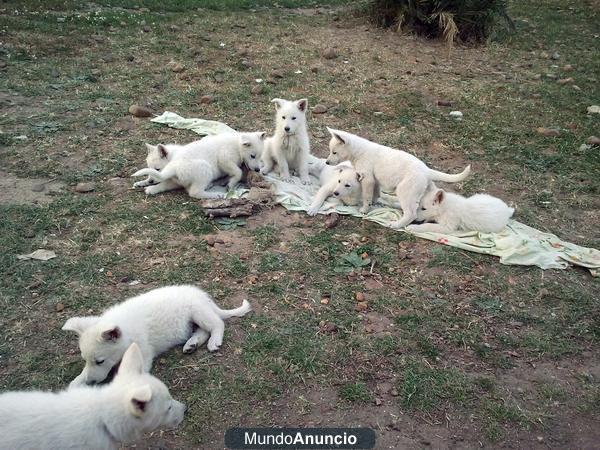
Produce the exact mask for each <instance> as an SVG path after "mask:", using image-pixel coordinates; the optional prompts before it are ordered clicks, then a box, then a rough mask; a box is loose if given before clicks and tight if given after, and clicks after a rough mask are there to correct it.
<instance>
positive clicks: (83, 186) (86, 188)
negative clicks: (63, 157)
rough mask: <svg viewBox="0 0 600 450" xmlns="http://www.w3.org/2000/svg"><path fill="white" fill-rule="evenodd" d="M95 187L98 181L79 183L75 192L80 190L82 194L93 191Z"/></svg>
mask: <svg viewBox="0 0 600 450" xmlns="http://www.w3.org/2000/svg"><path fill="white" fill-rule="evenodd" d="M94 189H96V183H94V182H93V181H90V182H87V183H77V186H75V192H79V193H80V194H83V193H86V192H92V191H93V190H94Z"/></svg>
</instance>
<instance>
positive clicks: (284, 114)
mask: <svg viewBox="0 0 600 450" xmlns="http://www.w3.org/2000/svg"><path fill="white" fill-rule="evenodd" d="M272 101H273V103H274V104H275V106H276V114H277V115H276V127H275V133H274V134H273V136H271V137H267V135H266V133H264V132H251V133H230V134H220V135H217V136H208V137H205V138H204V139H201V140H199V141H195V142H192V143H190V144H188V145H183V146H181V145H175V144H167V145H163V144H159V145H156V146H152V145H148V144H146V145H147V147H148V157H147V164H148V167H147V168H145V169H142V170H139V171H137V172H136V173H135V174H134V176H146V177H147V178H146V179H145V180H143V181H139V182H137V183H135V185H134V186H136V187H144V188H145V192H146V193H147V194H150V195H153V194H158V193H160V192H165V191H170V190H174V189H178V188H182V187H183V188H185V189H186V190H187V192H188V194H189V195H190V196H191V197H194V198H216V197H220V196H221V194H218V193H216V192H213V191H210V187H211V185H212V184H213V183H214V182H215V181H216V180H218V179H220V178H223V177H229V180H228V184H227V185H228V188H229V189H233V188H235V186H236V185H237V184H238V183H239V182H240V180H241V179H242V174H243V169H244V168H245V169H247V170H251V171H257V172H262V173H263V174H265V175H266V174H268V173H269V172H271V171H273V170H275V169H276V170H277V171H278V172H279V176H280V178H281V179H282V180H284V181H287V182H291V181H292V178H291V173H292V171H293V172H294V173H295V174H297V175H298V176H299V178H300V181H301V182H302V183H303V184H309V183H310V178H309V174H313V175H315V176H317V177H318V178H319V182H320V184H321V187H320V189H319V190H318V192H317V193H316V195H315V197H314V199H313V202H312V204H311V205H310V207H309V209H308V214H310V215H311V216H312V215H315V214H317V213H318V212H319V210H320V209H321V207H322V205H323V203H324V202H325V200H326V199H327V198H328V197H331V196H333V197H335V198H336V199H339V201H341V202H343V203H345V204H348V205H361V207H360V212H361V213H363V214H366V213H368V212H369V210H370V208H371V206H372V205H373V204H374V203H375V202H376V201H377V200H378V198H379V195H380V193H381V192H391V193H394V194H395V196H396V198H397V200H398V207H399V208H401V209H402V213H403V214H402V218H401V219H400V220H398V221H397V222H395V223H394V224H392V226H393V228H398V229H400V228H405V227H406V228H407V229H408V230H411V231H416V232H428V231H429V232H441V233H447V232H452V231H455V230H468V231H482V232H498V231H500V230H502V229H503V228H504V227H505V226H506V224H507V223H508V219H509V218H510V217H511V216H512V213H513V211H514V210H513V209H512V208H509V207H508V206H507V205H506V204H505V203H504V202H503V201H502V200H500V199H497V198H494V197H491V196H489V195H485V194H477V195H474V196H472V197H470V198H464V197H462V196H460V195H458V194H453V193H450V192H445V191H444V190H442V189H438V188H437V186H436V185H435V182H436V181H443V182H450V183H455V182H459V181H462V180H464V179H465V178H466V177H467V176H468V175H469V173H470V166H467V167H466V168H465V169H464V170H463V171H462V172H461V173H459V174H456V175H451V174H447V173H444V172H439V171H437V170H433V169H430V168H428V167H427V166H426V165H425V163H423V162H422V161H421V160H419V159H418V158H416V157H415V156H413V155H410V154H408V153H406V152H403V151H400V150H395V149H392V148H390V147H385V146H383V145H379V144H376V143H374V142H371V141H368V140H367V139H364V138H361V137H359V136H356V135H354V134H351V133H348V132H345V131H340V130H334V129H330V128H328V130H329V133H330V134H331V140H330V142H329V156H328V157H327V159H326V160H323V159H319V158H316V157H314V156H313V155H311V153H310V144H309V137H308V131H307V124H306V110H307V107H308V101H307V100H306V99H301V100H297V101H288V100H283V99H278V98H276V99H273V100H272ZM413 221H424V222H425V223H422V224H413V225H411V223H412V222H413ZM250 310H251V307H250V304H249V303H248V302H247V301H246V300H244V302H243V303H242V305H241V306H240V307H238V308H236V309H231V310H223V309H221V308H219V307H218V306H217V305H216V304H215V303H214V301H213V300H212V299H211V298H210V297H209V296H208V295H207V294H206V293H205V292H204V291H202V290H201V289H199V288H197V287H194V286H168V287H163V288H159V289H155V290H152V291H150V292H147V293H145V294H142V295H140V296H137V297H134V298H131V299H129V300H127V301H125V302H123V303H120V304H117V305H115V306H113V307H111V308H109V309H108V310H106V311H105V312H104V314H102V315H101V316H87V317H74V318H71V319H69V320H68V321H67V322H66V323H65V325H64V326H63V330H67V331H73V332H75V333H77V335H78V336H79V347H80V350H81V355H82V357H83V359H84V360H85V367H84V368H83V370H82V372H81V374H80V375H78V376H77V377H76V378H75V379H74V380H73V381H72V382H71V384H70V385H69V389H68V390H66V391H62V392H59V393H51V392H41V391H29V392H8V393H4V394H1V395H0V447H1V448H7V449H32V448H44V449H75V448H77V449H79V448H94V449H101V448H102V449H116V448H118V446H119V443H127V442H131V441H134V440H136V439H139V438H140V437H141V436H142V435H143V434H144V433H146V432H149V431H152V430H156V429H160V428H165V427H175V426H177V425H178V424H179V423H180V422H181V421H182V420H183V416H184V412H185V405H183V404H182V403H180V402H178V401H176V400H173V399H172V398H171V396H170V394H169V391H168V389H167V387H166V386H165V385H164V384H163V383H162V382H161V381H160V380H158V379H157V378H155V377H153V376H152V375H150V374H149V372H150V369H151V367H152V361H153V360H154V358H155V357H156V356H157V355H159V354H160V353H162V352H164V351H166V350H168V349H169V348H172V347H174V346H176V345H180V344H183V352H184V353H190V352H192V351H194V350H195V349H196V348H197V347H198V346H200V345H202V344H204V343H205V342H206V343H207V348H208V350H209V351H216V350H218V349H219V347H220V346H221V344H222V342H223V333H224V330H225V324H224V321H223V320H224V319H227V318H230V317H233V316H237V317H241V316H244V315H245V314H246V313H248V312H249V311H250ZM115 373H116V375H115ZM113 375H114V377H113V379H112V381H110V378H111V376H113ZM107 381H110V382H109V383H106V382H107ZM102 383H104V384H102ZM90 385H94V386H90Z"/></svg>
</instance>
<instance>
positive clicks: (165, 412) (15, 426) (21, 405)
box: [0, 344, 185, 450]
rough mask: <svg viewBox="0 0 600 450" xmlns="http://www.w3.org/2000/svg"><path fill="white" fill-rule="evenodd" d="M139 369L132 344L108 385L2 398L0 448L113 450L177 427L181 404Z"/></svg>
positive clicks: (137, 353) (10, 394) (141, 364)
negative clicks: (153, 433)
mask: <svg viewBox="0 0 600 450" xmlns="http://www.w3.org/2000/svg"><path fill="white" fill-rule="evenodd" d="M143 369H144V361H143V359H142V354H141V352H140V349H139V347H138V346H137V345H136V344H132V345H131V346H130V347H129V349H128V350H127V351H126V352H125V355H124V356H123V362H122V363H121V366H120V367H119V371H118V373H117V375H116V377H115V379H114V380H113V382H112V383H110V384H108V385H105V386H101V387H88V386H84V387H77V388H74V389H70V390H67V391H61V392H57V393H52V392H41V391H29V392H27V391H20V392H7V393H4V394H2V395H0V448H2V449H10V450H19V449H23V450H30V449H53V450H59V449H60V450H68V449H72V450H75V449H110V450H116V449H117V448H119V443H128V442H132V441H136V440H138V439H140V438H141V437H142V436H143V434H144V433H148V432H151V431H154V430H157V429H160V428H174V427H176V426H178V425H179V424H180V423H181V421H182V420H183V415H184V412H185V405H184V404H183V403H180V402H178V401H176V400H173V398H171V395H170V394H169V391H168V389H167V387H166V386H165V385H164V384H163V383H162V382H161V381H160V380H158V379H157V378H155V377H153V376H152V375H150V374H147V373H144V371H143Z"/></svg>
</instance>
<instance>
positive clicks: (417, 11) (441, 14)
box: [370, 0, 514, 47]
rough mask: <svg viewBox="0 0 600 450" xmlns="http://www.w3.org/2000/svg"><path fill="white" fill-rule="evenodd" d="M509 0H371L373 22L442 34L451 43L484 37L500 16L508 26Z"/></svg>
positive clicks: (421, 33)
mask: <svg viewBox="0 0 600 450" xmlns="http://www.w3.org/2000/svg"><path fill="white" fill-rule="evenodd" d="M507 3H508V0H372V2H371V5H370V9H371V16H372V18H373V20H375V22H376V23H377V24H378V25H380V26H384V27H392V28H394V29H395V30H397V31H402V30H404V29H411V30H414V31H415V32H416V33H418V34H420V35H423V36H426V37H430V38H437V37H442V38H444V39H445V40H446V42H447V43H448V45H449V46H450V47H451V46H452V45H453V44H454V42H456V41H463V42H466V41H478V42H481V41H484V40H485V39H486V38H487V37H488V36H489V35H490V32H491V29H492V26H493V25H494V23H495V22H496V21H497V20H498V19H501V20H503V21H505V22H506V23H507V24H508V25H509V26H510V27H511V28H514V25H513V22H512V20H511V19H510V17H508V14H507Z"/></svg>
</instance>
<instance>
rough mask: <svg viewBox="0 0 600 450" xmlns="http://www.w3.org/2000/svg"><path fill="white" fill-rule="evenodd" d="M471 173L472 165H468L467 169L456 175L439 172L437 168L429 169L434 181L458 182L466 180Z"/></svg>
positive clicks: (430, 176)
mask: <svg viewBox="0 0 600 450" xmlns="http://www.w3.org/2000/svg"><path fill="white" fill-rule="evenodd" d="M470 173H471V165H468V166H467V167H466V168H465V170H463V171H462V172H461V173H457V174H456V175H451V174H449V173H444V172H438V171H437V170H433V169H429V179H430V180H432V181H445V182H447V183H458V182H459V181H462V180H464V179H465V178H467V177H468V176H469V174H470Z"/></svg>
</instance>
